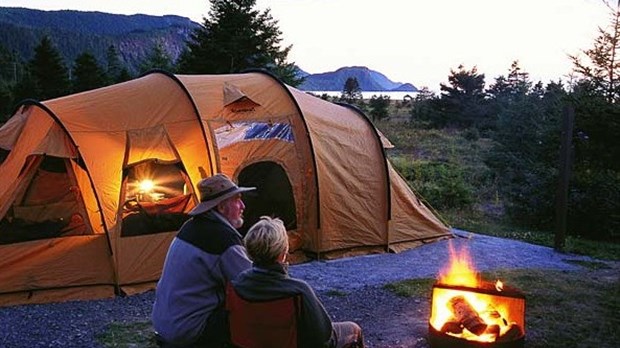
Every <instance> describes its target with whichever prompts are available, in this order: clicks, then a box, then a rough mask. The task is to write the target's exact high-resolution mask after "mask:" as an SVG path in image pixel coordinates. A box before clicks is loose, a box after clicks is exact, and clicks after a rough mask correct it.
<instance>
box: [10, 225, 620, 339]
mask: <svg viewBox="0 0 620 348" xmlns="http://www.w3.org/2000/svg"><path fill="white" fill-rule="evenodd" d="M454 232H455V235H456V236H457V237H456V238H453V239H450V240H443V241H439V242H435V243H430V244H426V245H423V246H420V247H418V248H415V249H411V250H408V251H405V252H402V253H399V254H378V255H369V256H358V257H354V258H345V259H339V260H333V261H313V262H309V263H305V264H300V265H293V266H291V268H290V271H291V275H293V276H294V277H298V278H302V279H305V280H306V281H308V282H309V283H310V284H311V285H312V286H313V287H314V288H315V289H316V290H317V293H318V294H319V297H320V298H321V299H322V300H323V302H324V304H325V307H326V309H327V310H328V312H329V313H330V315H331V316H332V318H333V319H334V320H335V321H345V320H352V321H356V322H358V323H359V324H360V325H361V326H362V329H363V330H364V333H365V336H366V341H367V343H368V346H369V347H381V348H403V347H427V346H428V345H427V343H426V340H425V338H424V333H425V332H426V331H427V329H428V322H427V320H428V317H429V309H430V308H428V307H429V304H428V301H425V300H421V299H416V298H401V297H397V296H395V295H393V294H392V293H390V292H389V291H386V290H384V289H383V285H384V284H386V283H390V282H394V281H398V280H403V279H410V278H427V277H435V276H436V275H437V274H438V273H439V271H440V269H442V268H443V267H444V266H445V265H446V264H447V262H448V259H449V245H450V244H452V245H453V246H454V247H455V249H457V250H459V249H461V248H462V247H467V248H468V250H469V254H470V255H472V259H473V260H472V261H473V262H474V265H475V267H476V269H477V270H479V271H485V270H492V269H508V268H538V269H559V270H580V267H579V266H575V265H574V264H570V263H567V262H566V261H567V260H589V258H587V257H583V256H576V255H570V254H560V253H556V252H554V251H553V249H550V248H546V247H541V246H537V245H532V244H528V243H523V242H518V241H513V240H507V239H501V238H495V237H489V236H484V235H479V234H472V233H468V232H464V231H458V230H455V231H454ZM615 266H616V267H614V268H615V269H617V263H616V264H615ZM616 276H617V275H616ZM153 299H154V293H153V291H149V292H146V293H144V294H140V295H135V296H129V297H124V298H120V297H119V298H115V299H108V300H97V301H72V302H65V303H51V304H44V305H24V306H13V307H5V308H0V347H7V348H18V347H24V348H25V347H100V345H98V344H97V341H96V339H95V336H96V334H98V333H100V332H102V331H105V329H106V327H107V325H109V324H110V323H112V322H135V321H146V320H149V316H150V311H151V306H152V303H153Z"/></svg>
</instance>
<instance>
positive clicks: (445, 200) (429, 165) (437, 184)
mask: <svg viewBox="0 0 620 348" xmlns="http://www.w3.org/2000/svg"><path fill="white" fill-rule="evenodd" d="M394 166H395V167H396V169H397V170H398V171H399V172H400V173H401V174H402V175H403V177H404V178H405V179H406V180H407V181H408V182H409V184H410V185H411V187H413V188H415V190H416V191H418V193H419V195H420V196H421V197H423V198H424V199H426V200H427V201H428V202H429V203H430V204H431V205H432V206H433V207H435V208H437V209H444V208H464V207H469V206H470V205H471V204H472V202H473V200H474V199H473V196H474V195H473V191H474V190H473V187H472V186H471V185H470V184H469V183H467V181H466V180H465V179H464V173H463V170H462V169H461V168H460V167H459V166H457V165H455V164H451V163H440V162H429V161H407V160H406V159H404V158H402V157H401V158H398V159H396V160H394Z"/></svg>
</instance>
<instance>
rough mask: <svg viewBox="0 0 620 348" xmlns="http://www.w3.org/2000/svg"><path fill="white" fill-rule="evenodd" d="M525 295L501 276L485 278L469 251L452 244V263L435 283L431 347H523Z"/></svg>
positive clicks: (430, 337)
mask: <svg viewBox="0 0 620 348" xmlns="http://www.w3.org/2000/svg"><path fill="white" fill-rule="evenodd" d="M524 341H525V296H524V295H523V293H521V292H520V291H519V290H517V289H515V288H511V287H509V286H506V285H504V284H503V283H502V282H501V281H500V280H497V281H495V282H490V281H484V280H482V279H481V277H480V276H479V275H478V274H477V273H476V272H475V271H474V268H473V266H472V263H471V261H470V259H469V255H468V254H467V252H466V250H465V249H463V250H461V252H459V253H457V252H456V251H455V250H454V248H452V246H451V247H450V265H449V267H448V269H447V270H444V271H443V272H442V274H441V275H440V277H439V280H438V281H437V282H436V283H435V285H433V294H432V302H431V318H430V320H429V342H430V345H431V347H435V348H436V347H523V344H524Z"/></svg>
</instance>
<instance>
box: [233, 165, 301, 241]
mask: <svg viewBox="0 0 620 348" xmlns="http://www.w3.org/2000/svg"><path fill="white" fill-rule="evenodd" d="M237 182H238V183H239V185H240V186H246V187H247V186H249V187H256V191H252V192H248V193H247V194H245V196H244V197H243V201H244V203H245V206H246V207H245V212H244V219H245V223H244V224H243V227H242V228H241V229H240V232H241V233H242V234H245V232H247V230H248V229H249V228H250V227H251V226H252V225H253V224H254V223H256V222H257V221H258V219H259V218H260V217H261V216H264V215H267V216H271V217H277V218H280V219H281V220H282V221H283V222H284V225H285V226H286V229H287V230H295V229H297V213H296V208H295V198H294V196H293V188H292V186H291V182H290V181H289V179H288V176H287V175H286V172H285V171H284V168H282V166H280V165H279V164H277V163H275V162H271V161H264V162H256V163H253V164H250V165H248V166H247V167H245V168H243V169H242V170H241V171H240V172H239V174H238V175H237Z"/></svg>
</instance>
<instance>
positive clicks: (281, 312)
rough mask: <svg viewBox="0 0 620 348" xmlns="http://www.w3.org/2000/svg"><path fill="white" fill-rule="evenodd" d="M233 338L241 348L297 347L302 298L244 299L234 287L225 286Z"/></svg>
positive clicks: (234, 343)
mask: <svg viewBox="0 0 620 348" xmlns="http://www.w3.org/2000/svg"><path fill="white" fill-rule="evenodd" d="M226 309H227V310H228V315H229V316H228V319H229V322H230V338H231V341H232V344H233V345H234V346H235V347H238V348H296V347H297V320H298V315H299V314H300V311H301V296H300V295H298V296H293V297H286V298H280V299H276V300H271V301H265V302H250V301H247V300H244V299H243V298H241V297H240V296H239V295H238V294H237V292H236V291H235V289H234V288H233V287H232V285H230V284H228V286H227V287H226Z"/></svg>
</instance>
